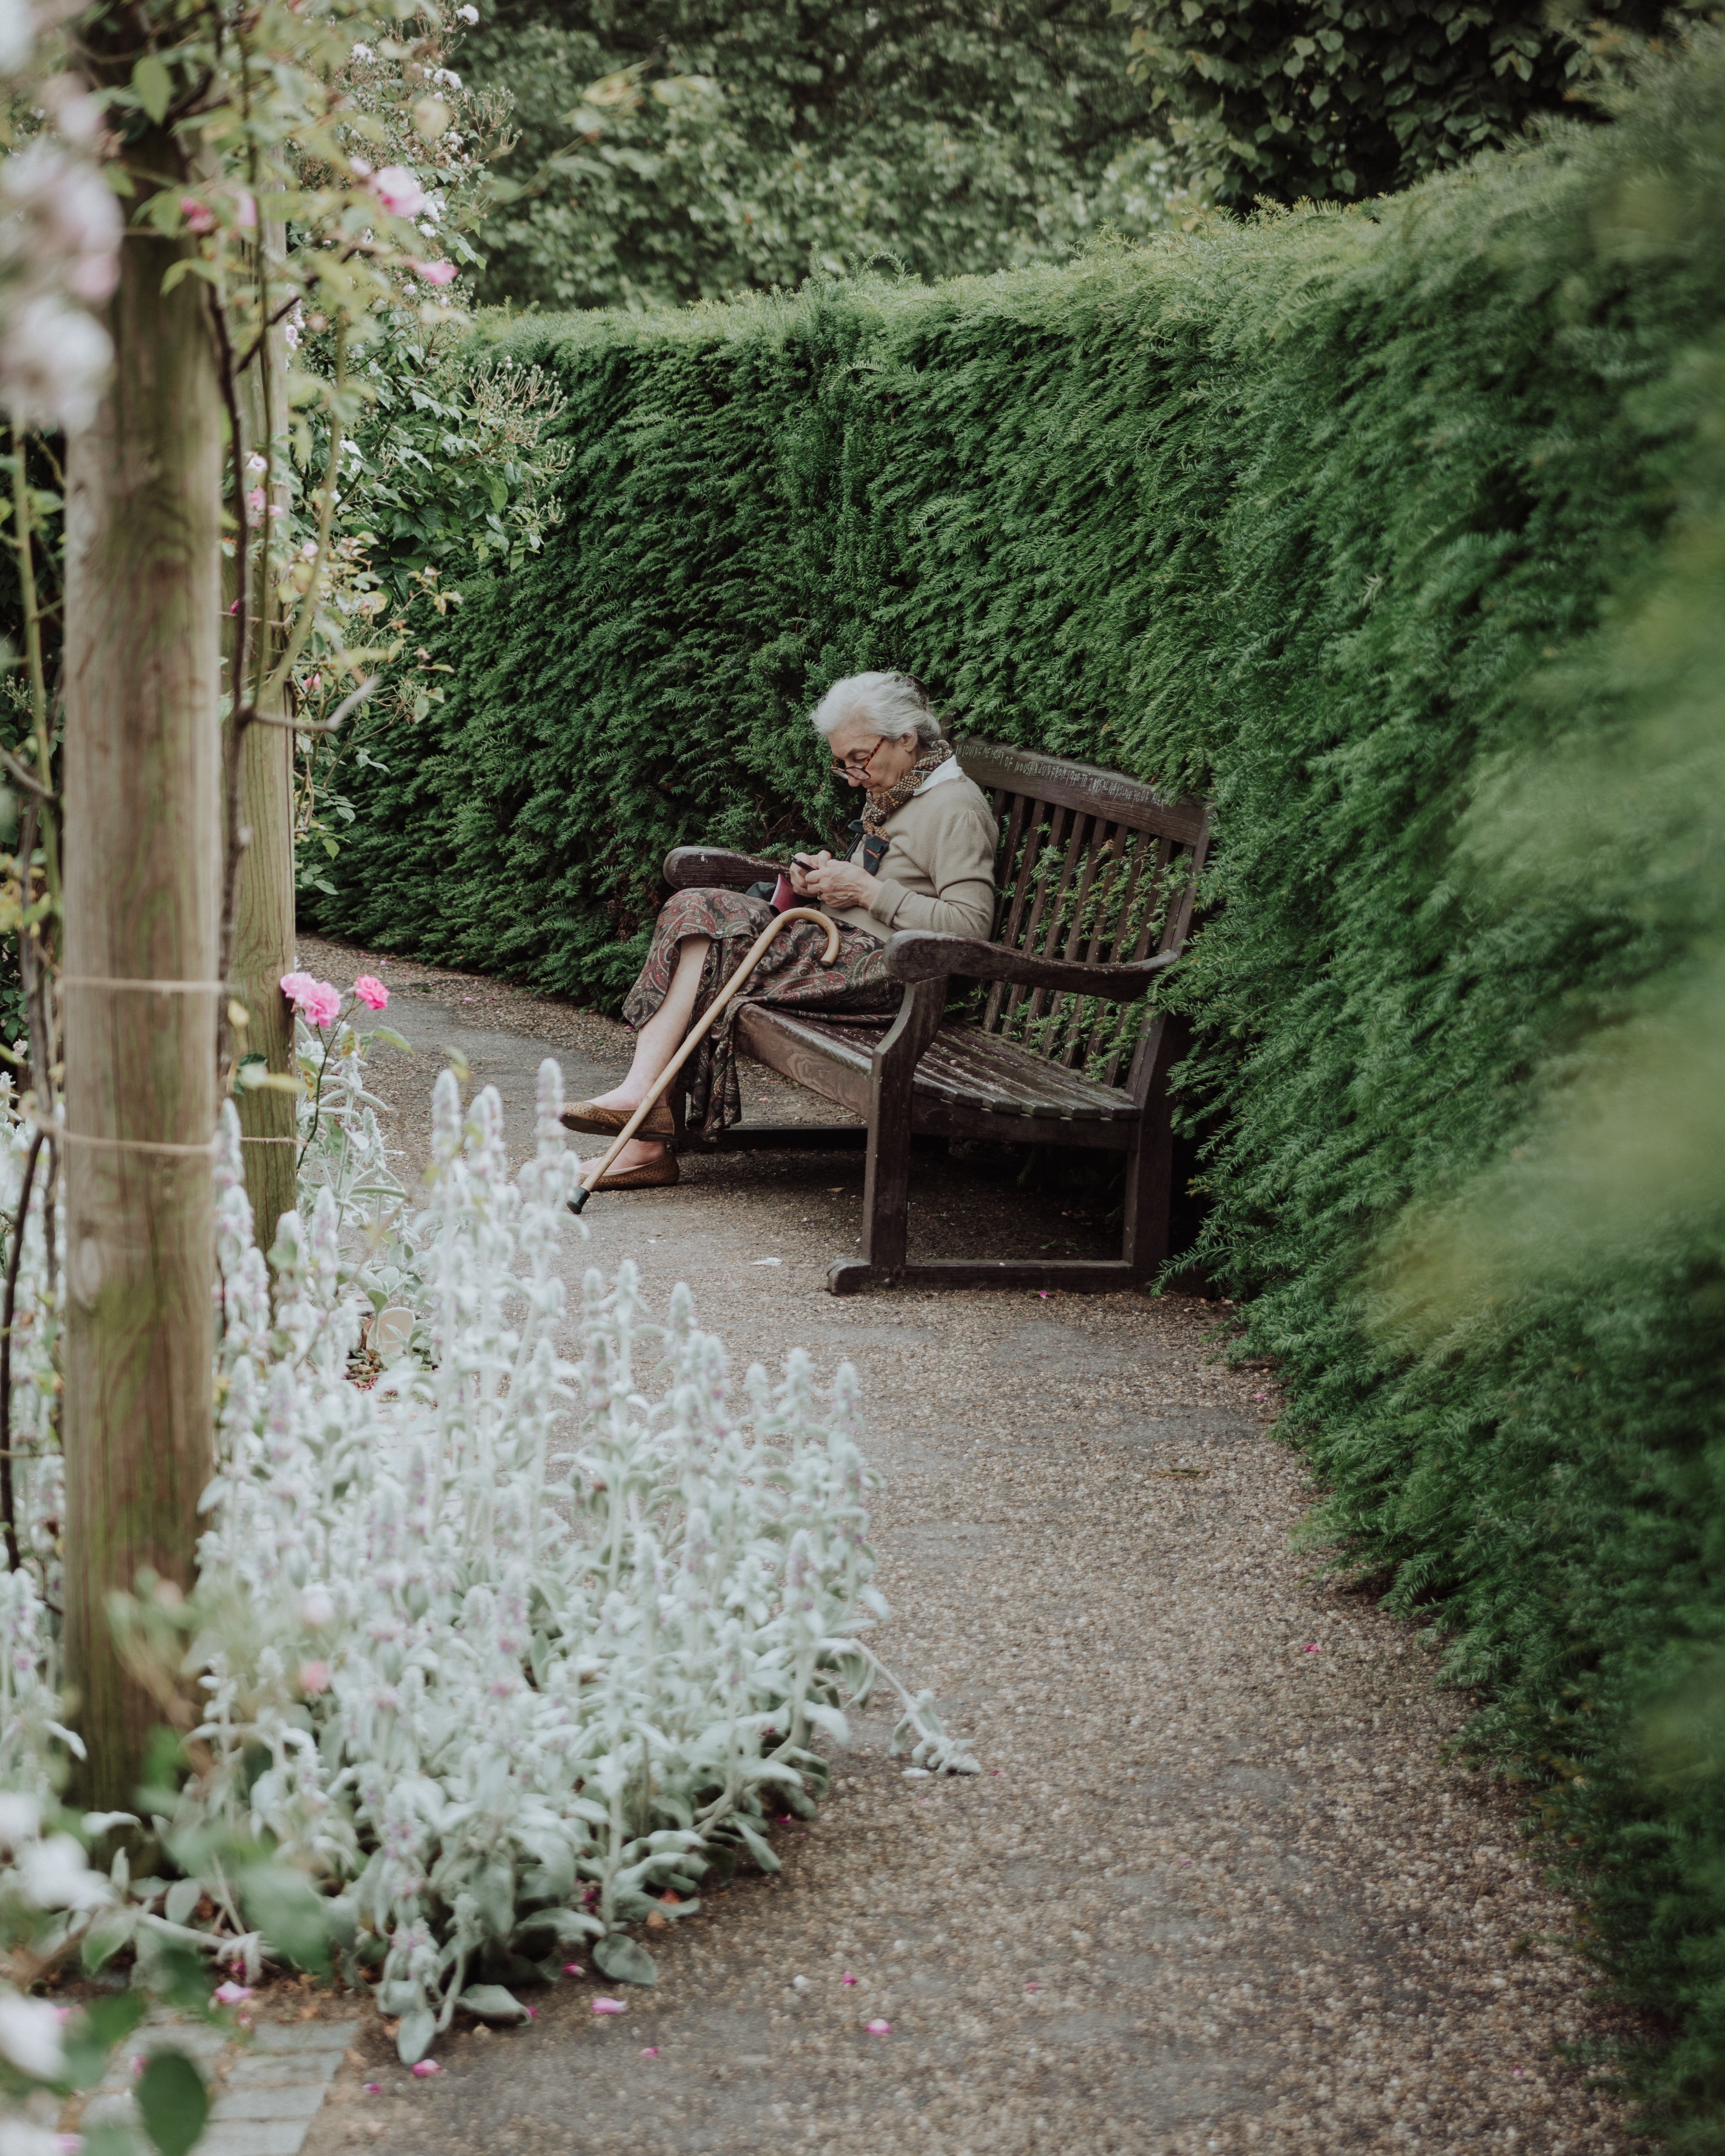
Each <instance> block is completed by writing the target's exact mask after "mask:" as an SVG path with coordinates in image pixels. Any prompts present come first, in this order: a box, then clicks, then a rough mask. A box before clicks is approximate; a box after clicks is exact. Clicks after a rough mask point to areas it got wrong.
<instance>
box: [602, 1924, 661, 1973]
mask: <svg viewBox="0 0 1725 2156" xmlns="http://www.w3.org/2000/svg"><path fill="white" fill-rule="evenodd" d="M593 1960H594V1961H595V1962H596V1963H598V1966H599V1968H601V1969H603V1971H604V1972H605V1974H606V1975H607V1976H610V1977H614V1978H615V1979H617V1981H618V1982H619V1984H657V1983H658V1981H659V1971H658V1970H657V1969H655V1966H654V1963H653V1957H652V1955H651V1954H649V1953H648V1951H647V1949H646V1948H645V1947H644V1946H642V1945H640V1944H639V1942H638V1941H636V1940H634V1939H632V1938H628V1937H627V1936H626V1935H625V1934H624V1933H622V1932H612V1933H609V1934H608V1936H607V1937H606V1938H603V1939H601V1940H600V1941H599V1943H598V1945H597V1946H596V1947H594V1948H593Z"/></svg>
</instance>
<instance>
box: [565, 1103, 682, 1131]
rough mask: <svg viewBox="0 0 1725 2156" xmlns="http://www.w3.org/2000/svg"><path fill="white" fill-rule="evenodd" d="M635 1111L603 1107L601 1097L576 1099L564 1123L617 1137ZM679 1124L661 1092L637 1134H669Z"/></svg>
mask: <svg viewBox="0 0 1725 2156" xmlns="http://www.w3.org/2000/svg"><path fill="white" fill-rule="evenodd" d="M632 1115H634V1109H633V1108H602V1107H601V1106H599V1104H598V1101H571V1102H570V1104H569V1106H567V1108H565V1109H564V1111H563V1127H564V1128H565V1129H566V1130H571V1131H597V1132H598V1133H599V1135H600V1136H601V1137H616V1135H617V1133H618V1132H619V1131H620V1130H621V1129H622V1128H623V1127H624V1124H625V1123H626V1122H628V1121H629V1117H630V1116H632ZM674 1131H675V1124H674V1123H673V1122H672V1121H671V1111H670V1101H667V1100H666V1099H665V1096H664V1095H663V1094H662V1093H661V1094H660V1096H659V1098H658V1099H657V1100H656V1101H655V1102H654V1103H653V1106H651V1107H650V1108H649V1110H648V1111H647V1119H646V1121H645V1122H644V1123H643V1124H642V1125H641V1127H640V1128H639V1130H638V1131H637V1132H635V1136H636V1137H638V1138H668V1137H670V1136H671V1135H672V1133H673V1132H674Z"/></svg>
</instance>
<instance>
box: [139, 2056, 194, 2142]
mask: <svg viewBox="0 0 1725 2156" xmlns="http://www.w3.org/2000/svg"><path fill="white" fill-rule="evenodd" d="M135 2093H136V2097H137V2105H138V2114H139V2116H140V2117H141V2118H142V2120H143V2122H144V2131H145V2133H147V2134H148V2135H149V2137H150V2138H151V2142H153V2143H154V2144H155V2146H156V2147H157V2148H158V2149H160V2150H161V2152H162V2156H188V2152H189V2151H190V2150H191V2149H192V2148H193V2146H194V2145H195V2143H197V2140H198V2136H199V2135H200V2134H201V2133H203V2129H204V2126H205V2124H206V2123H207V2122H208V2118H209V2091H208V2088H206V2087H205V2086H204V2080H203V2075H202V2074H201V2073H199V2072H198V2069H197V2067H196V2066H193V2063H192V2061H191V2060H190V2059H188V2058H187V2056H186V2055H185V2053H184V2052H183V2051H157V2053H156V2054H155V2055H154V2056H153V2057H152V2058H151V2061H150V2063H149V2065H148V2066H146V2067H145V2069H144V2071H143V2072H142V2073H141V2075H140V2076H139V2077H138V2082H137V2087H136V2091H135Z"/></svg>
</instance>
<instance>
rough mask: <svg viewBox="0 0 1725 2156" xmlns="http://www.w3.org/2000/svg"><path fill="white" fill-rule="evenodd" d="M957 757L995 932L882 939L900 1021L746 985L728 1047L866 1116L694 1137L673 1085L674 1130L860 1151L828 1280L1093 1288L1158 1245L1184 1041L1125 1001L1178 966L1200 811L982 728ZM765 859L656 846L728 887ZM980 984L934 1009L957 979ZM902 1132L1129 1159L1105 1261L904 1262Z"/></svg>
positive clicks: (906, 1161)
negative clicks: (857, 1237)
mask: <svg viewBox="0 0 1725 2156" xmlns="http://www.w3.org/2000/svg"><path fill="white" fill-rule="evenodd" d="M956 746H957V751H958V760H959V762H961V763H962V764H963V767H964V769H965V772H966V773H967V774H968V776H969V777H970V778H973V779H974V780H975V782H976V783H977V784H978V786H979V787H981V788H982V789H983V793H986V794H987V795H988V798H989V802H990V805H991V806H992V807H993V811H994V814H995V815H996V817H997V818H998V819H999V826H1000V850H999V855H998V857H997V865H996V880H997V882H998V884H999V907H998V911H997V913H996V920H997V921H998V923H999V927H997V930H996V932H995V936H994V938H993V941H992V942H983V940H982V939H981V938H979V937H968V936H944V935H939V934H937V933H935V932H932V931H931V930H927V929H910V930H906V931H903V932H901V933H899V934H897V935H896V936H894V937H891V939H890V941H889V942H888V943H887V945H886V964H887V969H888V971H889V972H890V973H892V974H893V976H894V977H895V978H897V979H899V980H901V981H902V982H904V983H905V984H906V985H905V998H904V1002H903V1004H901V1007H900V1009H899V1011H898V1014H897V1015H896V1017H892V1018H886V1017H883V1018H881V1019H878V1020H874V1021H869V1022H864V1023H859V1022H857V1021H855V1020H848V1021H847V1020H837V1019H830V1020H823V1019H820V1018H819V1017H815V1016H799V1015H795V1014H792V1013H790V1012H788V1011H783V1010H774V1009H772V1008H771V1007H769V1006H768V1005H766V1004H751V1003H748V1002H747V1001H745V1002H744V1003H742V1004H741V1005H740V1006H739V1009H738V1013H737V1042H738V1045H739V1046H741V1047H742V1048H743V1049H745V1050H747V1052H748V1053H749V1054H750V1055H754V1056H757V1057H758V1058H759V1059H760V1060H761V1061H762V1063H766V1064H768V1065H771V1066H772V1068H773V1070H778V1071H781V1072H783V1075H785V1076H786V1077H788V1078H792V1079H794V1080H795V1081H796V1082H797V1083H798V1085H800V1086H806V1087H807V1088H808V1089H809V1091H811V1092H813V1093H816V1094H818V1095H819V1096H820V1097H821V1098H822V1099H823V1100H826V1101H832V1102H833V1103H834V1105H836V1106H839V1107H842V1108H847V1109H849V1110H850V1111H851V1112H852V1113H853V1114H854V1115H856V1116H860V1117H862V1118H863V1119H864V1122H863V1126H862V1127H858V1126H856V1125H837V1126H834V1125H811V1124H802V1123H792V1124H773V1125H760V1124H757V1125H754V1126H752V1127H751V1126H748V1125H747V1124H738V1125H733V1126H732V1127H731V1128H730V1129H728V1130H724V1131H720V1132H715V1133H714V1134H713V1135H712V1136H711V1137H697V1136H696V1135H694V1134H692V1133H691V1132H689V1131H688V1130H687V1128H686V1126H685V1096H683V1095H682V1094H681V1093H675V1094H674V1096H673V1099H672V1112H673V1115H674V1117H675V1127H676V1138H675V1142H676V1143H677V1144H678V1146H679V1147H683V1148H686V1149H688V1150H691V1151H711V1152H752V1151H759V1150H762V1149H763V1148H765V1147H786V1148H789V1147H820V1146H828V1145H837V1146H857V1147H860V1146H861V1145H862V1144H864V1143H866V1145H867V1147H868V1172H867V1177H866V1180H865V1186H864V1193H863V1234H862V1255H861V1256H860V1258H855V1259H839V1260H837V1261H836V1262H835V1263H834V1265H833V1266H832V1268H831V1270H829V1273H828V1275H827V1286H829V1288H830V1289H831V1291H833V1293H834V1295H854V1294H856V1293H858V1292H859V1291H861V1290H863V1289H865V1288H870V1287H877V1286H878V1287H886V1286H895V1285H897V1284H898V1283H900V1282H906V1283H908V1284H909V1285H911V1286H916V1287H975V1286H983V1285H986V1284H989V1283H998V1284H1001V1285H1004V1286H1012V1287H1046V1288H1054V1287H1065V1288H1086V1289H1096V1288H1109V1287H1119V1286H1131V1285H1133V1284H1135V1283H1137V1282H1141V1281H1144V1280H1146V1279H1147V1278H1148V1276H1150V1275H1151V1274H1152V1273H1153V1271H1154V1270H1155V1269H1156V1268H1157V1267H1158V1265H1160V1264H1161V1263H1162V1261H1163V1259H1164V1258H1166V1256H1167V1255H1168V1201H1169V1196H1170V1154H1171V1138H1170V1131H1169V1120H1168V1071H1169V1069H1170V1067H1171V1066H1172V1065H1173V1063H1174V1062H1176V1061H1177V1060H1178V1057H1179V1055H1181V1054H1182V1053H1183V1051H1184V1045H1185V1035H1184V1033H1183V1029H1182V1027H1181V1026H1180V1024H1179V1023H1178V1021H1177V1020H1174V1019H1169V1018H1168V1017H1167V1016H1165V1015H1164V1014H1162V1013H1160V1012H1154V1011H1153V1012H1150V1013H1148V1014H1143V1013H1137V1012H1132V1011H1131V1010H1130V1009H1125V1008H1123V1007H1125V1006H1129V1005H1131V1004H1134V1003H1136V1002H1137V1000H1138V999H1139V998H1142V996H1143V995H1144V994H1145V993H1146V992H1147V990H1148V988H1149V987H1150V985H1151V983H1152V982H1153V980H1154V979H1155V978H1156V977H1157V975H1158V974H1159V973H1163V971H1165V970H1166V968H1168V967H1169V966H1171V965H1173V962H1174V961H1175V959H1176V958H1177V957H1178V955H1179V952H1180V950H1181V947H1182V946H1183V943H1184V942H1185V938H1186V932H1187V928H1188V926H1189V922H1190V921H1191V917H1192V903H1193V896H1194V884H1195V882H1196V880H1197V877H1198V874H1199V870H1201V869H1202V868H1203V865H1204V854H1205V850H1206V848H1207V846H1208V844H1209V817H1208V814H1207V812H1206V811H1205V809H1204V807H1203V806H1202V804H1201V803H1198V802H1195V801H1179V802H1168V801H1164V800H1163V799H1162V798H1160V797H1159V796H1158V794H1157V793H1155V791H1154V790H1153V788H1150V787H1148V786H1146V785H1144V784H1143V783H1141V782H1140V781H1139V780H1137V779H1132V778H1122V777H1120V776H1119V775H1118V774H1117V773H1114V772H1109V771H1101V770H1098V769H1097V768H1096V767H1094V766H1093V765H1091V764H1084V763H1069V762H1065V761H1064V760H1063V759H1061V758H1060V757H1052V756H1043V755H1040V754H1038V753H1036V752H1034V751H1032V750H1029V749H1020V748H1009V747H1004V746H1003V745H1001V744H1000V743H999V742H985V741H961V742H958V743H957V745H956ZM779 866H780V864H779V863H777V862H773V861H766V860H756V859H753V858H752V857H751V856H749V855H744V854H734V853H728V852H725V851H722V850H718V849H716V848H712V847H706V846H679V847H677V848H676V849H675V850H674V851H673V852H672V853H671V854H670V855H669V856H668V857H667V859H666V860H665V881H666V882H667V883H668V884H670V885H671V887H672V888H673V889H674V890H679V891H681V890H687V889H689V888H691V887H692V886H695V885H713V884H716V885H721V886H725V887H727V888H731V889H740V888H742V887H743V886H744V885H748V884H752V883H754V882H756V881H757V880H762V878H764V877H767V876H771V875H777V873H778V869H779ZM954 978H957V979H960V980H964V981H970V982H974V983H986V984H988V985H987V986H986V987H985V988H977V989H975V990H973V991H972V992H971V998H970V1000H971V1003H972V1004H973V1009H971V1010H970V1011H969V1013H968V1014H966V1015H963V1016H954V1017H948V1016H947V997H948V989H949V988H950V985H951V983H952V981H953V979H954ZM913 1137H946V1138H992V1139H996V1140H1004V1141H1005V1142H1009V1143H1011V1144H1017V1145H1026V1144H1029V1145H1053V1146H1074V1147H1082V1148H1085V1149H1087V1150H1091V1151H1100V1152H1119V1153H1123V1154H1124V1155H1125V1156H1126V1194H1125V1235H1124V1242H1123V1247H1122V1253H1121V1255H1120V1256H1119V1257H1118V1258H1106V1259H1100V1258H1071V1259H1053V1260H1044V1259H1034V1258H1027V1259H1012V1258H1008V1259H988V1258H948V1259H939V1260H918V1261H914V1262H912V1261H907V1260H906V1206H907V1201H908V1197H909V1188H910V1169H911V1140H912V1138H913Z"/></svg>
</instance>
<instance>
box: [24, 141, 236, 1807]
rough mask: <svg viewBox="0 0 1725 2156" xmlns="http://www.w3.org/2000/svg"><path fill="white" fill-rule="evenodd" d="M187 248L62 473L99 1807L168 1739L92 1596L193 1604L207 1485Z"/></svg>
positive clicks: (72, 1143) (73, 1292) (208, 530)
mask: <svg viewBox="0 0 1725 2156" xmlns="http://www.w3.org/2000/svg"><path fill="white" fill-rule="evenodd" d="M132 154H133V160H134V162H135V163H136V165H137V166H138V167H141V168H142V169H145V170H151V169H154V170H157V171H161V172H167V171H172V169H173V167H174V155H173V151H172V146H171V145H170V144H169V142H168V141H167V140H166V139H165V138H162V139H158V140H157V141H153V142H152V141H149V140H148V139H146V140H144V141H140V142H137V143H136V144H135V145H134V146H133V153H132ZM181 252H182V244H181V243H178V242H176V241H173V240H168V239H158V238H157V237H155V236H153V235H151V234H146V233H137V232H133V233H129V234H127V236H126V241H125V244H124V246H123V248H122V249H121V275H120V284H119V287H118V290H116V294H115V296H114V299H113V300H112V301H111V303H110V327H111V329H112V331H113V334H114V341H115V346H116V355H117V357H116V372H115V378H114V382H113V386H112V388H111V389H110V392H109V393H108V395H107V397H106V398H105V401H104V403H103V406H102V409H101V412H100V416H99V417H98V418H97V420H96V422H95V425H94V426H93V427H91V428H90V430H89V431H88V432H87V433H85V434H80V435H78V436H76V437H75V438H74V439H73V441H72V442H71V444H70V445H69V455H68V459H67V503H66V639H65V682H66V738H65V754H64V772H65V778H64V793H65V805H66V821H65V853H66V864H65V907H66V927H65V947H64V969H65V970H64V988H63V993H64V1006H65V1034H64V1040H65V1050H64V1052H65V1063H66V1127H67V1140H68V1142H67V1145H66V1148H65V1164H66V1201H67V1213H68V1249H67V1289H68V1298H67V1342H66V1357H65V1376H66V1394H65V1425H64V1429H65V1455H66V1565H65V1582H66V1589H65V1592H66V1610H65V1638H66V1660H67V1671H68V1675H69V1681H70V1683H71V1686H72V1687H73V1690H74V1693H75V1695H76V1703H75V1708H74V1712H75V1717H76V1721H77V1723H78V1727H79V1728H80V1731H81V1732H83V1735H84V1737H85V1741H86V1743H88V1745H89V1747H90V1758H89V1760H88V1763H87V1764H86V1766H85V1768H84V1770H83V1773H82V1775H81V1777H80V1791H79V1794H80V1796H81V1797H82V1799H83V1800H84V1801H85V1803H87V1804H93V1805H95V1806H99V1807H101V1808H104V1809H106V1808H110V1807H111V1808H125V1807H129V1806H130V1805H131V1803H132V1801H133V1797H134V1794H135V1791H136V1782H137V1770H138V1767H139V1764H140V1763H141V1758H142V1754H143V1750H144V1746H145V1743H146V1739H147V1737H148V1734H149V1731H150V1728H151V1724H152V1722H154V1720H155V1719H156V1718H157V1717H156V1716H155V1714H154V1713H153V1712H152V1709H151V1704H150V1702H149V1701H148V1699H147V1697H146V1695H145V1694H144V1693H143V1692H142V1691H141V1689H140V1688H139V1687H138V1686H136V1685H134V1684H133V1683H132V1682H131V1680H130V1679H129V1678H128V1677H127V1676H126V1673H125V1671H124V1670H123V1668H122V1666H121V1661H120V1658H119V1656H118V1655H117V1653H116V1650H115V1645H114V1640H113V1637H112V1634H111V1632H110V1625H109V1621H108V1614H107V1609H106V1598H107V1597H108V1595H109V1594H110V1593H111V1592H112V1591H113V1590H115V1589H131V1586H132V1585H133V1584H134V1581H135V1578H136V1573H137V1572H138V1570H139V1568H141V1567H142V1566H149V1567H151V1568H153V1569H154V1570H155V1571H156V1572H157V1573H159V1574H160V1575H161V1576H162V1578H164V1579H167V1580H171V1581H172V1582H174V1583H175V1584H177V1585H178V1586H180V1587H182V1588H183V1587H188V1586H189V1585H190V1584H191V1573H192V1564H193V1551H194V1548H195V1546H196V1539H197V1533H198V1513H197V1506H198V1496H199V1495H200V1493H201V1491H203V1488H204V1486H205V1485H206V1483H207V1482H208V1477H209V1472H210V1465H211V1437H210V1433H211V1411H212V1402H211V1310H210V1286H211V1278H212V1274H213V1260H214V1245H213V1217H212V1209H211V1163H210V1158H209V1152H208V1146H209V1142H210V1139H211V1137H212V1134H213V1131H214V1129H215V1120H216V1075H215V1065H216V1018H217V1002H216V998H217V996H218V994H219V993H221V989H220V988H219V985H218V983H217V982H216V969H217V963H218V958H217V952H218V906H219V899H218V893H219V889H220V881H221V862H222V847H221V833H220V821H219V818H220V808H219V799H220V777H221V740H220V732H219V721H218V695H219V691H220V685H221V677H220V670H219V665H218V660H219V652H220V635H221V626H220V625H221V570H220V559H221V557H220V552H219V542H220V536H221V521H220V520H221V496H222V461H223V428H222V406H221V402H220V397H219V392H218V381H217V375H216V369H215V365H214V362H213V346H212V339H211V335H210V327H209V322H208V315H207V307H208V299H207V295H206V291H205V287H204V286H203V284H202V283H201V281H200V280H198V279H197V278H195V277H188V278H187V279H185V280H183V281H182V283H181V284H179V285H177V287H176V289H175V290H173V291H172V293H170V294H168V295H166V296H164V295H163V294H162V277H163V275H164V273H165V272H166V271H167V269H169V267H170V266H171V265H172V263H173V262H174V261H175V259H177V256H178V255H179V254H180V253H181ZM126 983H140V984H142V983H151V985H148V986H145V985H139V986H136V987H133V986H130V985H124V984H126Z"/></svg>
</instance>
